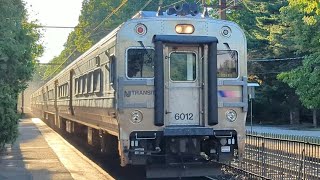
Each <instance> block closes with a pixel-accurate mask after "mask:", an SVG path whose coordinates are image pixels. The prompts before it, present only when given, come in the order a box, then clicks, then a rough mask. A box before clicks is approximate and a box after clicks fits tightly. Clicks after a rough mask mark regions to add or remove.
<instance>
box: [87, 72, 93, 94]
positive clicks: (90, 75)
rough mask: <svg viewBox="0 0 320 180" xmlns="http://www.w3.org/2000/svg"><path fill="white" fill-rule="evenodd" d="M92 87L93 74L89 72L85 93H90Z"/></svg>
mask: <svg viewBox="0 0 320 180" xmlns="http://www.w3.org/2000/svg"><path fill="white" fill-rule="evenodd" d="M92 85H93V72H89V74H88V75H87V91H88V93H92V89H93V88H92Z"/></svg>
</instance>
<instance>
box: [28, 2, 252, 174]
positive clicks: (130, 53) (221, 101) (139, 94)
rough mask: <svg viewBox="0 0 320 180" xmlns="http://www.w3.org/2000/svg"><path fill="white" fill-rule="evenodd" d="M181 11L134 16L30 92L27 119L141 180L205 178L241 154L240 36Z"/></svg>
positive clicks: (243, 86)
mask: <svg viewBox="0 0 320 180" xmlns="http://www.w3.org/2000/svg"><path fill="white" fill-rule="evenodd" d="M184 7H185V6H184ZM187 12H188V13H186V11H185V9H182V10H181V8H176V9H172V8H171V9H169V11H167V13H166V12H161V11H159V12H146V11H144V12H139V13H138V14H137V15H135V16H134V17H133V18H132V19H130V20H128V21H127V22H125V23H123V24H122V25H120V26H119V27H118V28H116V29H115V30H113V31H112V32H111V33H110V34H109V35H107V36H106V37H104V38H103V39H102V40H101V41H100V42H98V43H97V44H95V45H94V46H93V47H92V48H90V49H89V50H88V51H87V52H85V53H84V54H83V55H81V56H80V57H79V58H78V59H76V60H75V61H74V62H72V63H71V64H70V65H68V66H67V67H66V68H65V69H64V70H63V71H61V72H60V73H59V74H58V75H56V76H55V77H54V78H52V79H51V80H50V81H48V82H47V83H46V84H45V85H44V86H42V87H41V88H40V89H39V90H37V91H36V92H35V93H34V94H33V95H32V97H31V101H32V110H33V113H34V114H35V115H38V116H40V117H42V118H44V119H46V120H47V121H48V122H49V123H50V124H52V125H54V126H57V127H58V128H61V129H65V130H66V131H68V132H70V133H75V134H79V135H80V134H82V135H85V136H86V138H87V140H88V143H89V144H92V145H97V146H99V147H101V150H102V151H105V152H109V153H112V152H114V151H115V150H116V152H117V153H118V154H119V156H120V161H121V166H126V165H128V164H131V165H145V166H146V167H147V175H148V176H149V177H164V176H172V177H174V176H204V175H211V174H212V173H213V171H212V167H214V166H215V165H216V164H217V162H218V163H221V162H228V161H230V160H232V159H233V158H234V157H235V156H237V155H239V154H241V153H242V152H243V150H244V138H245V126H244V125H245V119H246V112H247V47H246V37H245V35H244V33H243V31H242V30H241V29H240V27H239V26H238V25H237V24H235V23H233V22H230V21H225V20H218V19H212V18H209V17H207V16H205V15H201V14H197V13H196V11H192V12H191V13H190V10H188V11H187ZM169 14H170V15H169ZM164 171H165V173H163V172H164Z"/></svg>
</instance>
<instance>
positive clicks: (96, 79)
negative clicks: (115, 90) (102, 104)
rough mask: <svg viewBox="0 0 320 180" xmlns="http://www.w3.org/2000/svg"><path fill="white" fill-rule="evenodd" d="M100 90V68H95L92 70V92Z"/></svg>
mask: <svg viewBox="0 0 320 180" xmlns="http://www.w3.org/2000/svg"><path fill="white" fill-rule="evenodd" d="M100 90H101V70H100V69H97V70H95V71H94V72H93V92H100Z"/></svg>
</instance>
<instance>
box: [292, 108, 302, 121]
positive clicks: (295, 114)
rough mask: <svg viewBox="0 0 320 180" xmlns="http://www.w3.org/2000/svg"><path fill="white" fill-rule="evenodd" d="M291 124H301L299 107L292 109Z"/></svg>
mask: <svg viewBox="0 0 320 180" xmlns="http://www.w3.org/2000/svg"><path fill="white" fill-rule="evenodd" d="M290 124H291V125H296V124H300V113H299V108H292V109H290Z"/></svg>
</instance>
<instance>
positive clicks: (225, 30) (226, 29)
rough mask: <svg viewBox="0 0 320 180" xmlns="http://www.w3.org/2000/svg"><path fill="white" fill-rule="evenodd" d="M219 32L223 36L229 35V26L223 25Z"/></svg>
mask: <svg viewBox="0 0 320 180" xmlns="http://www.w3.org/2000/svg"><path fill="white" fill-rule="evenodd" d="M220 33H221V35H222V36H224V37H230V36H231V33H232V31H231V29H230V27H228V26H223V27H222V28H221V31H220Z"/></svg>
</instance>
